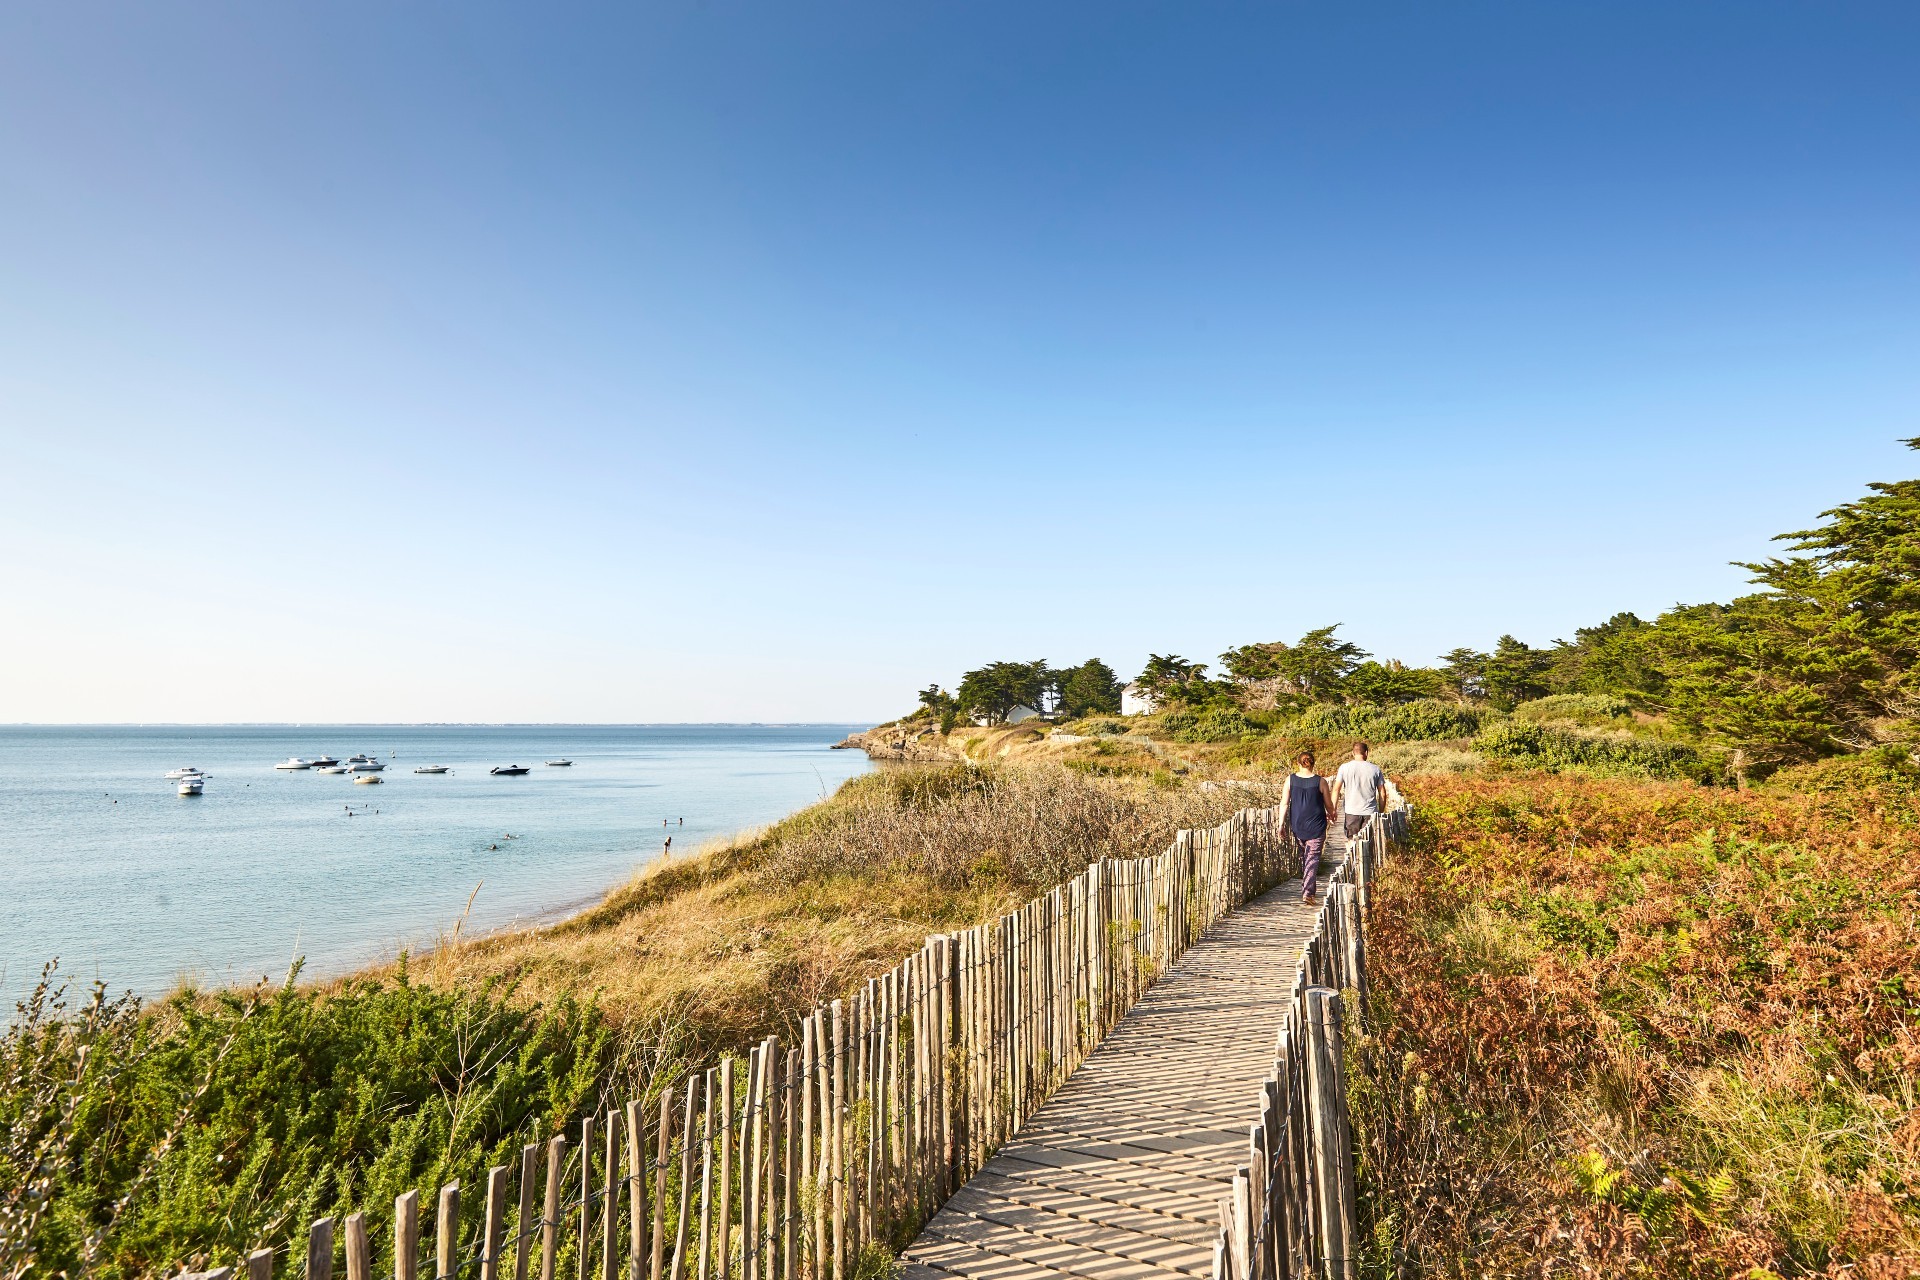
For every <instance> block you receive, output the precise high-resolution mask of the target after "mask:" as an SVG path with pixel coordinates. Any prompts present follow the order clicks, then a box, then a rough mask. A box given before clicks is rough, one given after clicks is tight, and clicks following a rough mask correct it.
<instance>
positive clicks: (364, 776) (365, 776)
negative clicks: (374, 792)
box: [353, 773, 386, 787]
mask: <svg viewBox="0 0 1920 1280" xmlns="http://www.w3.org/2000/svg"><path fill="white" fill-rule="evenodd" d="M385 781H386V779H385V778H383V777H381V776H380V775H379V774H377V773H356V774H354V775H353V785H354V786H356V787H367V786H374V785H376V784H378V783H382V782H385Z"/></svg>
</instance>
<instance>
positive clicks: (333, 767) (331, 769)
mask: <svg viewBox="0 0 1920 1280" xmlns="http://www.w3.org/2000/svg"><path fill="white" fill-rule="evenodd" d="M346 771H347V766H345V765H343V764H330V765H328V766H327V767H326V768H324V769H315V770H314V772H315V773H345V772H346Z"/></svg>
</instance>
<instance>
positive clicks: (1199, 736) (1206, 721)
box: [1167, 707, 1256, 742]
mask: <svg viewBox="0 0 1920 1280" xmlns="http://www.w3.org/2000/svg"><path fill="white" fill-rule="evenodd" d="M1180 715H1181V723H1180V726H1179V727H1178V728H1174V729H1173V740H1174V741H1175V742H1234V741H1237V740H1238V739H1240V738H1244V737H1246V736H1247V735H1248V734H1250V733H1254V732H1256V728H1255V725H1254V722H1253V721H1252V720H1250V719H1248V718H1247V716H1246V715H1245V714H1244V713H1243V712H1240V711H1238V710H1235V709H1234V708H1232V707H1209V708H1207V709H1206V710H1205V711H1202V712H1200V713H1199V714H1198V715H1187V714H1185V713H1180ZM1173 718H1174V717H1172V716H1169V717H1167V719H1168V721H1169V727H1171V721H1172V720H1173Z"/></svg>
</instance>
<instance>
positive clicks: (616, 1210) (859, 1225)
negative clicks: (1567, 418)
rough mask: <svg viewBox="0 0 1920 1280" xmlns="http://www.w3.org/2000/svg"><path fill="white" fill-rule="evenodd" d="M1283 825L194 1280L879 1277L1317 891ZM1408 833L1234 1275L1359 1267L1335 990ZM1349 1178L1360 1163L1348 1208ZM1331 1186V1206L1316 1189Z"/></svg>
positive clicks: (1172, 858) (1261, 1161) (1227, 1246)
mask: <svg viewBox="0 0 1920 1280" xmlns="http://www.w3.org/2000/svg"><path fill="white" fill-rule="evenodd" d="M1282 819H1283V814H1282V810H1281V809H1279V808H1250V809H1243V810H1241V811H1239V812H1238V813H1236V814H1234V815H1233V817H1231V818H1229V819H1228V820H1227V821H1226V822H1224V823H1221V824H1220V825H1219V826H1217V827H1212V828H1209V829H1204V830H1197V831H1181V832H1179V833H1178V834H1177V835H1176V837H1175V839H1174V841H1173V844H1172V845H1171V846H1170V847H1169V848H1168V849H1167V850H1166V851H1165V852H1163V853H1160V854H1158V855H1156V856H1153V857H1147V858H1134V859H1121V860H1113V859H1103V860H1102V861H1100V862H1098V863H1095V864H1094V865H1092V866H1090V867H1088V868H1087V870H1086V871H1085V872H1084V873H1083V874H1081V875H1080V876H1078V877H1077V878H1075V879H1074V880H1072V881H1071V882H1069V883H1067V884H1064V885H1061V886H1059V887H1057V888H1055V889H1053V890H1052V891H1051V892H1049V893H1047V894H1045V895H1043V896H1041V897H1038V898H1035V899H1034V900H1033V901H1031V902H1029V903H1027V904H1026V905H1025V906H1024V907H1021V908H1020V909H1019V910H1017V911H1014V912H1012V913H1010V914H1008V915H1006V916H1003V917H1001V918H1000V919H999V920H997V921H994V922H993V923H991V924H985V925H980V926H978V927H975V928H972V929H966V930H961V931H959V932H957V933H950V934H939V935H935V936H933V937H930V938H928V939H927V941H926V943H925V945H923V946H922V947H921V949H920V950H919V951H917V952H915V953H914V954H913V955H911V956H909V957H907V958H906V959H905V960H903V961H901V962H900V963H899V964H898V965H896V966H894V968H893V969H891V970H890V971H888V972H887V973H886V974H884V975H882V976H880V977H877V978H873V979H870V980H869V981H868V982H867V983H866V985H865V987H864V988H863V989H862V990H861V991H859V993H858V994H857V995H855V996H854V997H852V998H851V999H847V1000H835V1001H833V1002H831V1003H830V1004H826V1005H822V1006H821V1007H819V1008H817V1009H815V1010H814V1011H813V1012H812V1013H811V1014H810V1015H809V1016H808V1017H806V1018H805V1019H804V1020H802V1021H801V1023H800V1024H799V1029H798V1036H797V1040H798V1043H794V1044H788V1043H783V1042H782V1040H781V1039H780V1038H778V1037H771V1036H770V1037H768V1038H767V1039H766V1040H764V1041H763V1042H762V1043H761V1044H759V1045H758V1046H756V1047H754V1048H753V1049H752V1050H751V1052H749V1053H748V1054H747V1055H746V1056H745V1057H744V1058H742V1057H737V1056H736V1057H726V1058H722V1059H721V1060H720V1061H719V1062H717V1063H715V1064H714V1065H712V1066H711V1067H709V1068H707V1069H706V1070H705V1071H704V1073H700V1074H696V1075H692V1076H688V1077H685V1078H682V1079H680V1080H678V1081H675V1082H673V1083H672V1084H669V1085H667V1086H665V1087H663V1088H662V1089H661V1090H660V1091H659V1092H658V1093H657V1094H656V1095H655V1096H654V1097H652V1098H649V1099H644V1100H643V1099H634V1100H632V1101H629V1102H628V1103H627V1104H626V1105H625V1107H624V1108H622V1109H619V1110H609V1111H607V1112H605V1113H604V1114H595V1115H590V1116H585V1117H582V1118H581V1119H580V1120H579V1122H578V1130H577V1133H578V1137H577V1139H576V1138H574V1137H572V1136H571V1135H561V1136H556V1137H553V1138H551V1139H550V1140H548V1141H547V1142H545V1143H532V1144H528V1145H527V1146H525V1147H523V1148H522V1149H521V1152H520V1159H519V1161H518V1163H517V1166H510V1165H501V1166H496V1167H494V1168H492V1169H490V1170H489V1171H488V1174H487V1178H486V1183H485V1185H484V1186H483V1187H476V1188H463V1187H461V1186H460V1185H458V1184H457V1183H455V1184H450V1185H447V1186H444V1187H441V1188H439V1190H438V1193H437V1195H435V1196H433V1197H432V1198H431V1200H429V1201H427V1202H426V1203H423V1202H422V1198H421V1195H420V1193H419V1192H417V1191H409V1192H407V1193H406V1194H404V1195H402V1196H400V1197H399V1198H398V1199H397V1200H396V1201H395V1202H394V1204H393V1206H392V1208H391V1211H390V1212H388V1211H385V1207H384V1206H382V1207H381V1208H382V1211H380V1212H378V1213H376V1214H369V1213H368V1212H365V1211H362V1212H355V1213H351V1214H348V1215H346V1216H345V1217H344V1218H343V1219H339V1220H336V1219H334V1218H323V1219H321V1220H319V1221H317V1222H315V1223H313V1224H312V1226H311V1228H310V1229H309V1231H308V1232H307V1234H306V1237H305V1239H304V1240H295V1241H292V1242H290V1243H288V1244H287V1245H285V1246H284V1247H282V1248H280V1249H277V1250H276V1249H273V1248H260V1249H255V1250H254V1251H252V1252H251V1253H250V1254H248V1255H247V1257H245V1258H244V1259H240V1260H238V1262H237V1266H228V1267H219V1268H217V1269H215V1270H211V1271H204V1272H198V1273H193V1274H195V1275H198V1276H201V1277H205V1278H206V1280H227V1278H228V1277H231V1276H233V1275H234V1273H235V1272H236V1270H237V1271H240V1272H242V1273H244V1274H245V1275H246V1276H247V1277H248V1280H269V1278H270V1277H273V1276H275V1275H279V1276H283V1277H294V1276H302V1275H304V1276H305V1277H306V1278H307V1280H333V1277H334V1276H335V1275H336V1274H339V1273H340V1272H341V1271H342V1269H344V1274H345V1276H346V1278H347V1280H371V1277H372V1276H373V1275H374V1274H375V1273H376V1271H378V1272H379V1273H380V1274H382V1275H385V1274H388V1273H389V1272H390V1274H391V1275H392V1276H393V1280H424V1278H426V1277H433V1278H435V1280H454V1278H455V1277H475V1278H476V1280H505V1278H506V1277H508V1276H511V1277H512V1280H528V1278H529V1277H531V1276H536V1275H537V1276H538V1277H539V1278H540V1280H563V1278H564V1277H569V1276H570V1277H571V1278H572V1280H623V1277H624V1280H789V1278H790V1277H791V1278H793V1280H857V1278H858V1277H862V1276H871V1275H876V1274H879V1273H881V1272H882V1271H883V1270H884V1269H885V1267H886V1265H887V1262H888V1259H889V1257H890V1255H889V1254H888V1253H887V1252H884V1251H882V1250H881V1249H878V1248H876V1247H875V1246H886V1247H887V1248H898V1247H900V1246H902V1245H904V1244H905V1243H906V1242H907V1241H908V1240H909V1239H911V1237H912V1235H913V1234H914V1233H915V1232H916V1231H917V1230H918V1229H919V1228H920V1226H921V1225H922V1224H924V1223H925V1221H926V1220H927V1218H928V1217H929V1216H931V1214H932V1213H933V1211H934V1210H935V1209H936V1208H937V1207H938V1206H939V1205H940V1204H941V1202H942V1201H944V1200H945V1199H946V1198H947V1197H948V1196H949V1195H951V1194H952V1193H953V1192H954V1191H955V1190H957V1189H958V1188H959V1187H960V1186H961V1185H962V1184H963V1183H965V1182H966V1180H967V1179H968V1178H969V1177H970V1176H971V1175H972V1174H973V1173H974V1172H975V1171H976V1170H978V1169H979V1168H980V1167H981V1165H982V1164H984V1163H985V1162H986V1160H987V1158H988V1157H989V1156H990V1155H991V1154H992V1153H993V1151H994V1150H995V1149H996V1148H997V1147H998V1146H999V1145H1000V1144H1001V1143H1003V1142H1004V1141H1005V1140H1006V1139H1007V1138H1008V1137H1010V1136H1011V1135H1012V1134H1013V1132H1014V1131H1015V1130H1016V1129H1017V1128H1019V1126H1020V1124H1021V1123H1022V1121H1023V1120H1024V1119H1025V1118H1026V1117H1027V1116H1028V1115H1029V1114H1030V1113H1031V1112H1032V1111H1033V1110H1034V1108H1036V1107H1037V1106H1039V1105H1040V1104H1041V1103H1042V1102H1044V1101H1045V1100H1046V1098H1047V1097H1048V1096H1049V1095H1050V1094H1051V1093H1052V1092H1053V1091H1054V1089H1055V1088H1057V1087H1058V1085H1059V1084H1060V1083H1061V1082H1062V1081H1063V1080H1065V1079H1066V1077H1067V1076H1068V1074H1070V1073H1071V1072H1072V1071H1073V1070H1074V1068H1075V1067H1076V1066H1078V1065H1079V1063H1080V1062H1081V1060H1082V1059H1083V1058H1084V1057H1085V1056H1086V1055H1087V1054H1088V1053H1089V1052H1090V1051H1091V1050H1092V1049H1093V1047H1094V1046H1095V1045H1097V1044H1098V1043H1099V1042H1100V1040H1101V1039H1102V1038H1103V1037H1104V1036H1105V1035H1106V1033H1107V1032H1108V1030H1110V1029H1111V1028H1112V1026H1113V1025H1114V1023H1115V1022H1116V1021H1118V1019H1119V1018H1120V1017H1121V1015H1123V1014H1124V1013H1125V1012H1126V1011H1127V1010H1128V1009H1129V1008H1131V1007H1132V1005H1133V1004H1134V1002H1135V1001H1136V1000H1137V999H1138V998H1139V996H1140V995H1141V993H1142V992H1143V991H1144V990H1145V989H1146V988H1147V987H1148V986H1149V985H1150V984H1151V982H1152V980H1153V978H1154V977H1155V976H1156V975H1157V974H1158V973H1159V972H1160V971H1161V970H1162V969H1164V968H1165V967H1166V966H1167V965H1169V964H1171V963H1172V962H1173V961H1174V960H1175V959H1177V958H1178V957H1179V956H1180V955H1181V954H1182V953H1183V952H1184V951H1185V950H1186V949H1187V947H1188V946H1189V945H1190V944H1192V943H1193V942H1194V941H1195V940H1197V939H1198V938H1199V937H1200V935H1201V934H1202V933H1203V932H1205V930H1206V929H1207V928H1208V926H1210V925H1211V924H1213V922H1214V921H1216V920H1218V919H1219V918H1220V917H1221V916H1223V915H1224V914H1226V913H1227V912H1228V911H1230V910H1232V909H1233V908H1234V907H1236V906H1238V905H1239V904H1241V903H1243V902H1246V901H1248V900H1249V899H1251V898H1253V897H1255V896H1258V895H1259V894H1261V893H1264V892H1266V891H1267V890H1269V889H1271V888H1273V887H1274V886H1275V885H1278V884H1280V883H1281V882H1283V881H1285V880H1287V879H1290V878H1292V877H1294V876H1297V875H1298V874H1299V871H1300V866H1299V848H1298V845H1297V844H1296V843H1295V842H1294V841H1293V840H1292V839H1291V838H1290V837H1289V836H1288V835H1287V834H1286V833H1285V831H1284V829H1283V826H1282ZM1404 821H1405V815H1404V812H1400V813H1397V814H1390V815H1386V816H1385V817H1383V818H1381V819H1378V820H1376V821H1375V823H1374V824H1373V826H1372V829H1371V831H1370V832H1369V834H1368V835H1367V836H1363V837H1361V838H1360V839H1359V840H1357V841H1356V842H1354V843H1355V845H1357V846H1358V847H1359V848H1360V849H1361V850H1362V851H1363V852H1362V856H1361V857H1360V858H1358V859H1356V858H1353V857H1349V859H1348V861H1347V862H1346V864H1345V865H1344V866H1343V867H1342V869H1341V871H1340V872H1339V873H1338V874H1337V875H1336V876H1335V877H1334V880H1333V883H1332V887H1331V890H1330V893H1329V898H1328V906H1327V908H1326V909H1325V910H1323V912H1322V915H1321V925H1320V928H1321V933H1320V935H1319V936H1318V937H1316V939H1315V940H1314V941H1313V942H1311V943H1309V944H1308V947H1307V949H1306V953H1305V967H1304V968H1303V971H1302V978H1301V980H1300V981H1298V982H1296V1002H1295V1003H1296V1007H1295V1010H1294V1013H1293V1015H1292V1016H1291V1017H1290V1018H1289V1021H1288V1026H1287V1029H1286V1030H1284V1031H1282V1033H1281V1039H1280V1045H1279V1050H1278V1057H1277V1059H1276V1066H1275V1071H1276V1077H1275V1079H1273V1080H1269V1081H1268V1083H1267V1088H1266V1091H1265V1095H1264V1096H1265V1102H1264V1103H1263V1107H1262V1114H1261V1123H1260V1124H1259V1125H1256V1126H1255V1127H1254V1129H1253V1131H1252V1134H1251V1138H1250V1152H1251V1153H1252V1154H1251V1156H1250V1161H1249V1165H1248V1166H1247V1167H1245V1168H1243V1169H1242V1170H1241V1171H1240V1173H1239V1176H1238V1177H1236V1179H1235V1181H1234V1184H1233V1187H1234V1190H1233V1193H1232V1195H1230V1196H1229V1197H1228V1198H1227V1200H1225V1201H1223V1204H1222V1214H1223V1225H1222V1230H1221V1235H1220V1240H1219V1243H1218V1245H1217V1247H1216V1250H1215V1268H1216V1272H1217V1273H1218V1274H1219V1275H1221V1276H1222V1277H1229V1276H1230V1277H1246V1278H1247V1280H1252V1278H1253V1277H1256V1276H1266V1275H1278V1276H1291V1275H1297V1274H1306V1273H1305V1272H1303V1271H1300V1270H1299V1269H1298V1268H1299V1267H1301V1266H1307V1267H1315V1268H1317V1267H1319V1266H1320V1265H1321V1263H1322V1261H1323V1260H1327V1259H1335V1258H1337V1259H1339V1260H1341V1261H1342V1262H1343V1263H1344V1259H1345V1257H1346V1252H1347V1240H1348V1239H1349V1238H1350V1235H1351V1220H1352V1170H1351V1155H1350V1151H1351V1138H1350V1136H1347V1134H1346V1130H1345V1100H1344V1085H1343V1083H1342V1082H1340V1081H1339V1079H1338V1074H1337V1073H1338V1062H1339V1044H1338V1026H1339V997H1338V995H1337V989H1338V988H1340V987H1344V986H1355V985H1358V986H1362V987H1364V958H1363V954H1362V952H1361V950H1360V946H1361V944H1360V941H1359V929H1360V924H1359V915H1358V912H1359V909H1360V904H1361V903H1362V902H1363V901H1364V893H1365V887H1364V886H1365V865H1366V862H1367V860H1368V858H1369V857H1371V856H1372V855H1371V854H1370V853H1368V852H1366V851H1367V850H1370V849H1374V848H1379V849H1384V847H1385V843H1386V840H1387V839H1388V837H1389V835H1390V834H1398V832H1399V831H1400V830H1403V829H1404ZM1336 904H1338V905H1336ZM1329 985H1330V986H1331V987H1333V988H1334V990H1328V989H1327V988H1328V986H1329ZM1316 1028H1320V1029H1321V1030H1320V1031H1316V1030H1315V1029H1316ZM1316 1036H1318V1037H1319V1038H1317V1039H1316V1038H1315V1037H1316ZM1328 1054H1331V1058H1328V1057H1327V1055H1328ZM1303 1055H1304V1056H1303ZM1316 1055H1317V1056H1316ZM1316 1071H1317V1072H1318V1074H1315V1073H1316ZM1328 1088H1332V1089H1333V1090H1334V1093H1333V1094H1328V1093H1327V1092H1326V1091H1327V1089H1328ZM1323 1139H1324V1142H1325V1143H1331V1144H1332V1145H1324V1143H1323ZM1339 1143H1344V1144H1345V1145H1344V1146H1340V1145H1338V1144H1339ZM1341 1152H1345V1153H1347V1154H1346V1155H1344V1156H1343V1157H1342V1156H1340V1155H1339V1153H1341ZM1336 1158H1344V1159H1345V1160H1346V1162H1347V1167H1346V1170H1345V1175H1344V1184H1343V1185H1344V1187H1345V1191H1344V1197H1345V1198H1344V1201H1343V1200H1342V1199H1341V1194H1342V1193H1341V1192H1340V1190H1339V1186H1340V1185H1341V1183H1340V1178H1339V1176H1338V1171H1336V1170H1334V1169H1332V1167H1331V1162H1332V1161H1333V1160H1334V1159H1336ZM1329 1179H1331V1180H1332V1182H1333V1183H1334V1184H1335V1186H1334V1189H1333V1190H1332V1191H1331V1192H1330V1193H1329V1194H1330V1195H1331V1197H1332V1199H1331V1201H1330V1202H1328V1203H1326V1204H1323V1203H1322V1200H1325V1199H1326V1198H1327V1197H1326V1195H1320V1196H1319V1197H1318V1198H1315V1194H1316V1193H1315V1191H1314V1189H1315V1188H1317V1187H1318V1186H1319V1184H1320V1182H1322V1181H1327V1180H1329ZM1343 1215H1344V1216H1343ZM1342 1232H1344V1233H1345V1234H1341V1233H1342Z"/></svg>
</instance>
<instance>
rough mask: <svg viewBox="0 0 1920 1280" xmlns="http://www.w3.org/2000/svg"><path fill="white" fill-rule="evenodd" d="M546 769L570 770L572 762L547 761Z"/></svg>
mask: <svg viewBox="0 0 1920 1280" xmlns="http://www.w3.org/2000/svg"><path fill="white" fill-rule="evenodd" d="M547 768H549V769H571V768H573V761H571V760H549V761H547Z"/></svg>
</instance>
